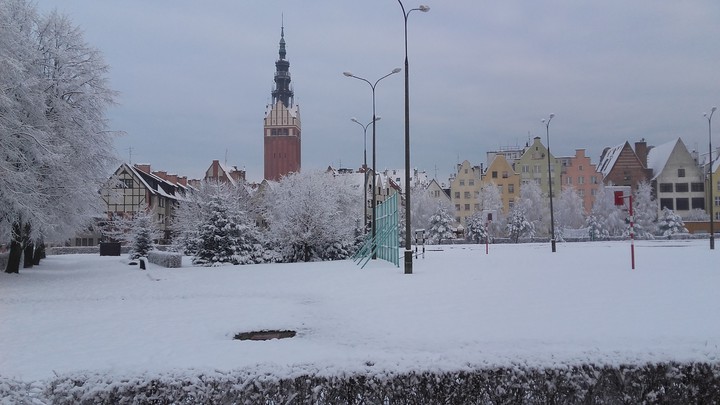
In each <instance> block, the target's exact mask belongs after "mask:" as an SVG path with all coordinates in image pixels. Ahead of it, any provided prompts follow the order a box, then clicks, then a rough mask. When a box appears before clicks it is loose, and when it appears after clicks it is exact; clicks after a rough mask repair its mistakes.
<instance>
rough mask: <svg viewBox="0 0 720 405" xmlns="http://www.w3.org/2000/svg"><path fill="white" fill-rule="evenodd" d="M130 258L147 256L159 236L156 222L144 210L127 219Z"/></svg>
mask: <svg viewBox="0 0 720 405" xmlns="http://www.w3.org/2000/svg"><path fill="white" fill-rule="evenodd" d="M129 224H130V233H129V234H128V235H127V238H128V239H129V240H128V242H129V243H130V259H137V258H139V257H147V254H148V252H149V251H151V250H153V249H155V240H156V239H158V238H159V237H160V231H159V229H158V226H157V222H156V221H155V218H154V217H153V216H152V214H150V213H147V212H145V211H140V212H136V213H135V216H134V217H133V218H132V219H131V220H130V221H129Z"/></svg>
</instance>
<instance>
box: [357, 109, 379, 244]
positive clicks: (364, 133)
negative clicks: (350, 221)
mask: <svg viewBox="0 0 720 405" xmlns="http://www.w3.org/2000/svg"><path fill="white" fill-rule="evenodd" d="M350 121H352V122H354V123H356V124H358V125H360V126H361V127H362V129H363V172H364V173H365V183H364V184H365V191H364V192H363V207H364V208H365V210H364V211H363V212H364V214H363V215H364V216H363V233H367V129H368V127H369V126H370V124H372V123H373V122H375V121H380V117H376V118H375V119H374V120H372V121H370V122H368V123H367V125H363V124H362V123H361V122H360V121H358V120H357V118H355V117H353V118H350ZM373 175H374V173H373Z"/></svg>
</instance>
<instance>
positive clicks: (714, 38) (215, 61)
mask: <svg viewBox="0 0 720 405" xmlns="http://www.w3.org/2000/svg"><path fill="white" fill-rule="evenodd" d="M404 3H405V6H406V7H407V8H408V9H409V8H413V7H417V6H418V5H420V4H426V5H428V6H430V8H431V10H430V11H429V12H428V13H421V12H417V11H415V12H412V14H410V18H409V20H408V23H409V24H408V37H409V38H408V47H409V60H410V120H411V125H410V128H411V159H412V160H411V165H412V166H413V167H417V168H420V169H422V170H426V171H427V172H428V173H429V174H430V175H431V176H435V175H437V178H438V179H439V180H440V181H446V180H447V177H448V176H449V175H450V173H451V172H452V171H453V170H454V167H455V164H456V163H458V162H462V161H463V160H465V159H467V160H469V161H470V162H471V163H472V164H480V163H485V152H487V151H488V150H494V149H497V148H500V147H505V146H514V145H522V144H524V143H525V142H526V141H527V139H528V137H529V136H530V137H535V136H542V138H543V143H545V127H544V125H543V124H542V123H541V122H540V120H541V119H542V118H544V117H547V116H548V115H549V114H550V113H555V114H556V116H555V118H554V119H553V120H552V122H551V125H550V146H551V151H552V153H553V155H555V156H562V155H572V154H574V151H575V149H579V148H584V149H586V150H587V154H588V155H589V156H590V157H591V158H592V160H593V162H594V163H597V161H598V160H599V157H600V153H601V152H602V149H603V148H604V147H605V146H614V145H617V144H620V143H623V142H624V141H626V140H628V141H630V142H631V143H633V142H635V141H637V140H639V139H640V138H645V139H646V140H647V141H648V143H649V144H651V145H653V144H654V145H659V144H662V143H665V142H668V141H670V140H673V139H675V138H677V137H681V138H682V139H683V140H684V141H685V143H686V145H687V146H688V148H689V149H690V150H693V149H698V150H700V151H701V152H705V153H706V152H707V148H708V122H707V120H706V119H704V118H703V116H702V114H703V112H705V111H707V112H709V109H710V107H711V106H713V105H720V2H718V1H717V0H697V1H688V2H680V1H676V0H632V1H627V0H605V1H602V2H589V1H578V0H546V1H536V0H525V1H521V0H508V1H486V0H452V1H437V0H435V1H433V0H427V2H426V3H414V2H411V1H410V0H405V2H404ZM38 6H39V7H40V8H41V9H42V10H43V11H49V10H52V9H54V8H56V9H57V10H58V11H60V12H63V13H65V14H67V15H69V16H70V18H71V19H72V20H73V22H74V23H75V24H77V25H79V26H80V27H81V28H82V29H83V30H84V32H85V37H86V40H87V41H88V42H89V43H90V44H92V45H93V46H95V47H97V48H99V49H100V50H101V51H102V52H103V54H104V56H105V59H106V62H107V63H108V64H109V65H110V66H111V68H112V69H111V72H110V81H111V85H112V87H113V88H114V89H115V90H117V91H119V92H120V96H119V99H118V101H119V105H118V106H117V107H114V108H112V109H111V110H110V111H109V118H110V121H111V127H112V129H115V130H121V131H125V132H126V135H124V136H121V137H119V138H118V139H117V141H116V149H117V152H118V155H119V156H120V157H121V158H122V159H123V160H126V161H127V160H129V159H132V163H149V164H151V165H152V167H153V170H165V171H168V172H171V173H178V174H180V175H186V176H188V177H191V178H198V177H201V176H202V174H203V172H204V170H205V169H206V168H207V167H208V166H209V165H210V163H211V162H212V160H213V159H219V160H220V161H225V160H226V159H227V160H226V161H227V164H228V165H236V166H238V167H241V168H245V169H246V170H247V175H248V178H249V179H251V180H260V179H261V178H262V175H263V162H262V155H263V143H262V125H263V117H264V113H265V108H266V105H267V104H268V103H269V102H270V100H271V96H270V92H271V90H272V87H273V73H274V71H275V64H274V63H275V61H276V59H277V58H278V42H279V40H280V26H281V21H282V20H281V19H282V16H283V15H284V25H285V40H286V42H287V58H288V59H289V61H290V72H291V75H292V85H293V87H294V90H295V103H296V104H298V105H299V106H300V113H301V119H302V136H303V139H302V168H303V169H319V168H325V167H327V166H328V165H332V166H335V167H338V166H342V167H352V168H357V167H359V166H360V165H361V164H362V157H363V132H362V128H360V126H359V125H357V124H355V123H353V122H351V121H350V118H351V117H357V118H358V120H360V121H362V122H370V120H371V117H372V93H371V90H370V86H369V85H367V84H366V83H363V82H361V81H359V80H355V79H352V78H347V77H345V76H343V74H342V72H343V71H351V72H352V73H354V74H355V75H357V76H362V77H365V78H367V79H369V80H371V81H373V82H374V81H375V80H376V79H377V78H379V77H381V76H383V75H385V74H386V73H389V72H390V71H392V69H393V68H395V67H402V66H403V63H404V42H403V17H402V14H401V10H400V6H399V4H398V3H397V1H395V0H362V1H348V0H312V1H300V0H245V1H238V0H217V1H212V2H203V1H196V0H180V1H178V0H172V1H171V0H154V1H140V0H127V1H97V0H72V1H70V0H67V1H50V0H39V1H38ZM376 111H377V114H378V115H379V116H381V117H382V120H381V121H378V123H377V162H378V169H384V168H398V169H401V168H403V167H404V156H405V154H404V153H405V152H404V79H403V73H399V74H396V75H393V76H390V77H388V78H386V79H384V80H383V81H381V82H380V83H379V84H378V86H377V89H376ZM718 115H720V114H718ZM713 122H714V123H715V122H718V124H716V125H715V127H716V128H718V130H719V131H720V117H715V119H714V120H713ZM370 135H371V133H370V130H368V140H367V141H368V160H370V151H371V145H372V144H371V136H370ZM714 144H716V145H718V146H720V137H718V136H716V137H715V142H714ZM130 148H132V155H131V154H130ZM131 156H132V157H131Z"/></svg>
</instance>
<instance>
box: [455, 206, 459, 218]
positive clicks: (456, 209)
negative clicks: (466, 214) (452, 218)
mask: <svg viewBox="0 0 720 405" xmlns="http://www.w3.org/2000/svg"><path fill="white" fill-rule="evenodd" d="M455 211H460V204H455ZM458 221H460V219H458Z"/></svg>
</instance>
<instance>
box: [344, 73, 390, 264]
mask: <svg viewBox="0 0 720 405" xmlns="http://www.w3.org/2000/svg"><path fill="white" fill-rule="evenodd" d="M400 70H401V69H400V68H395V69H393V70H392V72H390V73H388V74H386V75H385V76H383V77H381V78H379V79H377V80H376V81H375V83H373V82H371V81H369V80H367V79H365V78H362V77H360V76H355V75H354V74H352V73H350V72H343V74H344V75H345V76H347V77H352V78H353V79H358V80H362V81H364V82H365V83H367V84H369V85H370V88H371V89H372V113H373V116H372V121H371V123H372V166H373V167H372V174H373V178H372V189H373V191H372V223H371V224H370V227H371V229H372V234H371V237H372V239H373V241H374V240H375V214H376V209H375V208H376V206H377V204H376V203H375V202H376V200H377V199H376V194H375V177H376V176H377V172H376V171H375V167H376V166H375V122H377V120H378V118H377V117H376V116H375V87H376V86H377V84H378V83H380V80H382V79H384V78H386V77H388V76H390V75H394V74H395V73H400ZM373 247H374V243H373ZM372 258H373V259H377V253H376V252H375V249H373V255H372Z"/></svg>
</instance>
